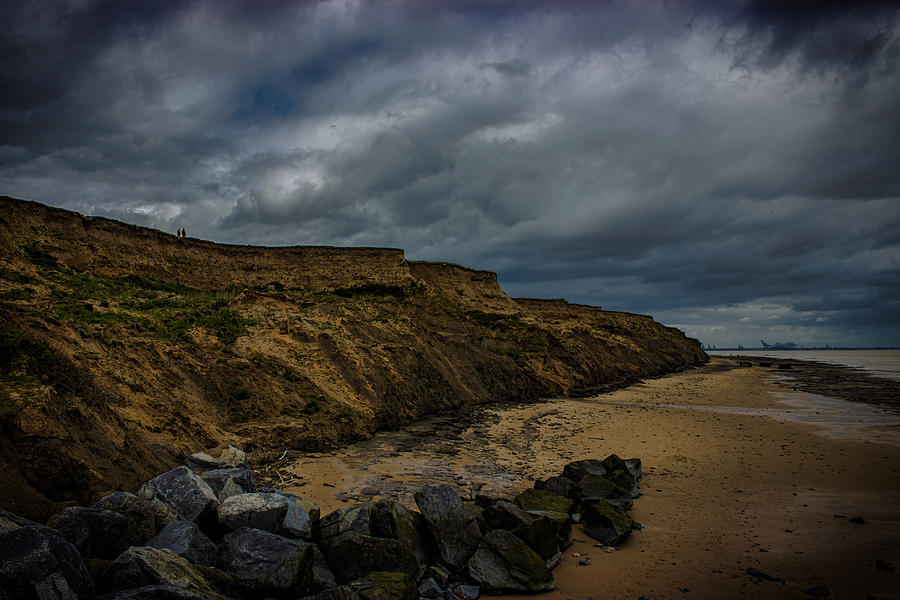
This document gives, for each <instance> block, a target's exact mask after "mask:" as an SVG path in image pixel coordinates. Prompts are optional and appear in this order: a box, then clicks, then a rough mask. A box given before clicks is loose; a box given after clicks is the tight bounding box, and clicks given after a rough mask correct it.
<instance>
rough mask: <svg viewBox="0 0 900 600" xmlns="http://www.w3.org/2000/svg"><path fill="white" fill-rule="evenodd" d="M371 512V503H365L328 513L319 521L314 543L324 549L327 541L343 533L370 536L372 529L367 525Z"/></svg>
mask: <svg viewBox="0 0 900 600" xmlns="http://www.w3.org/2000/svg"><path fill="white" fill-rule="evenodd" d="M371 511H372V505H371V503H369V502H366V503H365V504H358V505H356V506H345V507H342V508H339V509H337V510H335V511H334V512H331V513H328V514H327V515H325V516H324V517H322V518H321V519H320V520H319V527H318V529H317V530H316V541H317V542H318V543H319V545H320V547H322V548H323V549H324V548H325V547H327V545H328V540H330V539H332V538H334V537H336V536H338V535H340V534H342V533H344V532H345V531H355V532H356V533H361V534H363V535H371V534H372V529H371V527H370V525H369V522H370V519H371Z"/></svg>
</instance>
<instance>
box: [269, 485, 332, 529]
mask: <svg viewBox="0 0 900 600" xmlns="http://www.w3.org/2000/svg"><path fill="white" fill-rule="evenodd" d="M258 491H260V492H266V493H268V494H278V495H279V496H284V497H285V498H290V499H292V500H293V501H294V502H296V503H298V504H299V505H300V508H302V509H303V510H304V511H306V513H307V514H308V515H309V516H310V518H311V519H312V520H313V521H318V520H319V517H320V512H319V507H318V505H316V504H314V503H312V502H310V501H309V500H304V499H303V498H301V497H300V496H297V495H296V494H291V493H290V492H285V491H282V490H279V489H278V488H270V487H262V488H259V490H258Z"/></svg>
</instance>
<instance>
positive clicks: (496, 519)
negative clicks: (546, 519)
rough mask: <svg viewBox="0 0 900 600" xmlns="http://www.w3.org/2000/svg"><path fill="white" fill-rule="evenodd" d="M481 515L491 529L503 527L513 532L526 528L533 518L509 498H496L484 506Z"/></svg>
mask: <svg viewBox="0 0 900 600" xmlns="http://www.w3.org/2000/svg"><path fill="white" fill-rule="evenodd" d="M482 516H483V517H484V520H485V523H487V526H488V527H489V529H490V530H491V531H493V530H494V529H505V530H506V531H512V532H515V530H517V529H523V528H527V526H528V524H529V523H531V521H533V520H534V519H533V517H531V516H530V515H529V514H528V513H526V512H525V511H524V510H522V509H521V508H520V507H519V506H518V505H517V504H513V503H512V502H510V501H509V500H498V501H497V502H495V503H494V504H492V505H491V506H489V507H487V508H485V509H484V511H483V513H482Z"/></svg>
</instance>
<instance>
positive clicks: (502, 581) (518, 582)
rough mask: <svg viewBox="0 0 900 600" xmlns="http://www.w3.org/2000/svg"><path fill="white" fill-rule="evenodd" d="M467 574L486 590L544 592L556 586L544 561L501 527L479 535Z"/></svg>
mask: <svg viewBox="0 0 900 600" xmlns="http://www.w3.org/2000/svg"><path fill="white" fill-rule="evenodd" d="M468 568H469V576H470V577H471V578H472V579H473V580H474V581H476V582H478V585H480V586H481V587H482V589H484V590H485V591H487V592H526V593H537V592H548V591H550V590H552V589H553V588H554V587H555V586H556V582H555V581H554V579H553V575H552V574H551V573H550V570H549V569H548V568H547V566H546V565H545V564H544V560H543V559H542V558H541V557H540V556H538V555H537V553H535V551H534V550H532V549H531V548H529V547H528V545H527V544H525V542H523V541H522V540H520V539H519V538H518V537H516V536H515V535H513V534H512V533H510V532H508V531H504V530H503V529H495V530H494V531H491V532H490V533H488V534H487V535H486V536H484V538H482V540H481V543H480V544H479V545H478V548H477V549H476V550H475V554H473V555H472V557H471V558H470V559H469V563H468Z"/></svg>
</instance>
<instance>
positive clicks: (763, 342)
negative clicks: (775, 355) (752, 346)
mask: <svg viewBox="0 0 900 600" xmlns="http://www.w3.org/2000/svg"><path fill="white" fill-rule="evenodd" d="M759 343H760V344H762V347H763V348H765V349H768V348H769V345H768V344H767V343H766V340H759Z"/></svg>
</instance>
